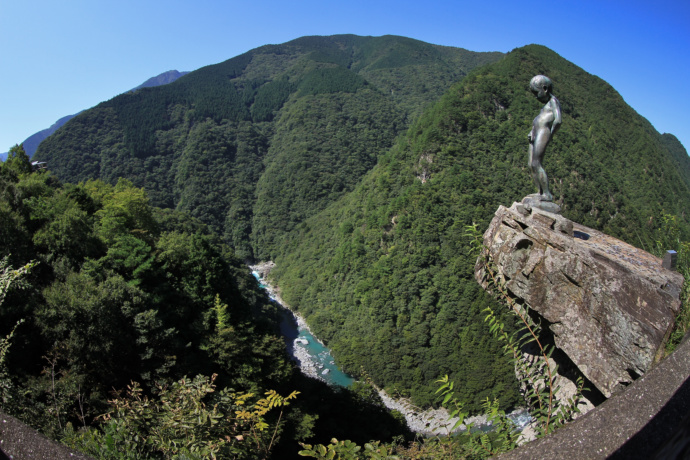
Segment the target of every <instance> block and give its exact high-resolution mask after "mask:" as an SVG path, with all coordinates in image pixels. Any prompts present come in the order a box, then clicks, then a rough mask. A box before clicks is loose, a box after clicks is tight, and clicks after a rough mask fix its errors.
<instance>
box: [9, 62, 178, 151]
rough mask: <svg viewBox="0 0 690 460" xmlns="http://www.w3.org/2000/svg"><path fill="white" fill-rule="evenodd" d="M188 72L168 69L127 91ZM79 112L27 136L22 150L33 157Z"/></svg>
mask: <svg viewBox="0 0 690 460" xmlns="http://www.w3.org/2000/svg"><path fill="white" fill-rule="evenodd" d="M188 73H189V72H180V71H179V70H168V71H167V72H163V73H162V74H160V75H156V76H155V77H151V78H149V79H148V80H146V81H145V82H144V83H142V84H141V85H139V86H137V87H136V88H133V89H131V90H129V91H128V92H132V91H136V90H138V89H141V88H151V87H153V86H162V85H167V84H168V83H172V82H174V81H175V80H177V79H178V78H180V77H181V76H183V75H186V74H188ZM81 112H83V110H82V111H81ZM81 112H78V113H75V114H74V115H67V116H64V117H62V118H60V119H59V120H58V121H56V122H55V123H53V125H52V126H51V127H50V128H46V129H43V130H41V131H39V132H37V133H34V134H32V135H31V136H29V137H27V138H26V139H25V140H24V142H22V144H23V145H24V151H25V152H26V154H27V155H29V158H31V157H33V155H34V153H35V152H36V149H38V145H39V144H40V143H41V142H43V140H45V139H46V138H47V137H48V136H50V135H51V134H53V133H54V132H55V131H57V130H58V128H60V127H61V126H62V125H64V124H65V123H67V122H68V121H70V120H71V119H72V118H74V117H76V116H77V115H79V114H80V113H81ZM6 158H7V152H5V153H0V161H5V159H6Z"/></svg>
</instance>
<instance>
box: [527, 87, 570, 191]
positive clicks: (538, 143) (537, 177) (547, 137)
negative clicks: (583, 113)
mask: <svg viewBox="0 0 690 460" xmlns="http://www.w3.org/2000/svg"><path fill="white" fill-rule="evenodd" d="M529 89H530V91H532V94H534V95H535V96H537V99H539V102H544V103H545V104H546V105H544V107H543V108H542V109H541V112H539V115H537V117H536V118H535V119H534V122H532V130H531V131H530V132H529V134H528V135H527V138H528V139H529V168H530V172H531V174H532V179H534V183H535V184H537V187H538V188H539V194H538V195H537V196H536V197H537V198H539V200H541V201H553V195H551V192H550V191H549V178H548V177H547V175H546V171H544V167H543V166H542V162H543V160H544V152H545V151H546V146H547V145H549V142H550V141H551V138H552V137H553V135H554V134H555V133H556V130H557V129H558V127H559V126H560V125H561V121H562V117H561V105H560V103H559V102H558V99H556V96H554V95H553V94H551V91H552V90H553V84H552V83H551V80H550V79H549V77H546V76H544V75H537V76H535V77H534V78H532V81H530V83H529Z"/></svg>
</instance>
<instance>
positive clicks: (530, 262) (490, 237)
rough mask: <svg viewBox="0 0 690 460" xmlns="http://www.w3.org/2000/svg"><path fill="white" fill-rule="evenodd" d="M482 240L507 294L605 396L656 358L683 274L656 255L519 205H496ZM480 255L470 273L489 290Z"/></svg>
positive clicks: (674, 311) (672, 315) (668, 328)
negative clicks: (535, 318) (538, 320)
mask: <svg viewBox="0 0 690 460" xmlns="http://www.w3.org/2000/svg"><path fill="white" fill-rule="evenodd" d="M484 245H485V246H486V248H487V251H488V255H489V256H490V259H491V260H492V261H493V263H494V264H495V269H496V270H497V272H498V275H499V277H500V278H501V279H502V280H503V281H504V282H505V285H506V288H507V289H508V291H509V293H510V294H511V295H512V296H514V297H515V298H516V299H520V301H523V302H524V303H526V304H527V305H528V306H529V308H530V309H531V310H532V311H533V312H536V313H537V314H538V315H540V316H541V319H542V324H543V325H544V326H545V327H547V328H548V329H549V330H550V331H551V333H553V337H554V342H555V346H556V347H557V348H559V349H561V350H562V351H563V352H565V354H567V355H568V357H569V358H570V360H571V361H572V362H573V363H574V364H575V365H576V366H577V367H578V368H579V370H580V371H581V372H582V374H583V375H584V376H585V377H587V378H588V379H589V380H590V382H591V383H592V384H593V385H594V386H596V388H597V389H598V390H599V391H601V393H602V394H603V395H604V396H606V397H610V396H611V395H612V394H614V393H616V392H618V391H620V390H621V389H623V388H624V387H625V386H627V385H628V384H629V383H631V382H632V381H633V380H635V379H636V378H637V377H639V376H641V375H643V374H644V373H645V372H646V371H647V370H648V369H649V368H650V367H651V366H652V364H653V363H654V362H655V360H656V359H658V358H659V356H660V352H662V351H663V345H664V341H665V339H666V338H667V337H668V334H669V333H670V331H671V328H672V327H673V323H674V319H675V316H676V315H677V313H678V310H679V308H680V299H679V295H680V290H681V286H682V284H683V277H682V276H681V275H680V274H679V273H677V272H674V271H671V270H667V269H665V268H662V260H661V259H659V258H658V257H655V256H653V255H652V254H649V253H647V252H645V251H643V250H641V249H637V248H635V247H633V246H631V245H629V244H627V243H624V242H623V241H620V240H618V239H616V238H613V237H611V236H608V235H605V234H603V233H601V232H599V231H597V230H594V229H591V228H588V227H584V226H582V225H579V224H577V223H575V222H572V221H570V220H568V219H566V218H564V217H563V216H561V215H558V214H554V213H550V212H546V211H544V210H541V209H538V208H536V207H533V208H531V209H528V207H525V206H524V205H523V204H521V203H514V204H513V206H511V207H510V208H506V207H504V206H500V207H499V209H498V211H496V214H495V217H494V219H493V220H492V222H491V224H490V226H489V228H488V229H487V231H486V233H484ZM482 260H483V258H480V259H479V261H478V262H477V266H476V267H475V276H476V278H477V280H478V281H479V282H480V284H482V286H483V287H485V288H486V287H487V282H486V280H485V272H484V266H483V262H482Z"/></svg>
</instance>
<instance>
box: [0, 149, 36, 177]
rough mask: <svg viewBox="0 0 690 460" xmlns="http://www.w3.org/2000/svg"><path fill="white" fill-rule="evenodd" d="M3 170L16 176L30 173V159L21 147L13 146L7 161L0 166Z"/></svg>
mask: <svg viewBox="0 0 690 460" xmlns="http://www.w3.org/2000/svg"><path fill="white" fill-rule="evenodd" d="M2 167H3V169H6V170H8V171H13V172H15V173H16V174H30V173H31V159H30V158H29V155H27V154H26V152H25V151H24V146H23V145H15V146H14V147H12V148H11V149H10V151H9V153H8V154H7V159H6V160H5V163H3V165H2Z"/></svg>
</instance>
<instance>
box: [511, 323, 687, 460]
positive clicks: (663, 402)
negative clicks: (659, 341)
mask: <svg viewBox="0 0 690 460" xmlns="http://www.w3.org/2000/svg"><path fill="white" fill-rule="evenodd" d="M689 377H690V340H689V338H688V336H686V337H685V339H684V340H683V343H681V345H680V346H679V347H678V348H677V349H676V351H675V352H674V353H672V354H671V355H670V356H669V357H667V358H666V359H665V360H663V361H662V362H661V363H659V364H658V365H657V366H656V367H654V368H652V369H651V370H649V371H648V372H647V373H646V374H645V375H644V376H643V377H641V378H639V379H638V380H636V381H635V382H633V383H632V384H630V385H629V386H628V388H627V389H626V390H625V391H623V392H622V393H619V394H618V395H616V396H614V397H612V398H611V399H608V400H606V401H605V402H604V403H603V404H601V405H600V406H598V407H597V408H596V409H594V410H592V411H591V412H589V413H588V414H586V415H584V416H583V417H581V418H579V419H577V420H575V421H574V422H572V423H570V424H568V425H566V426H565V427H563V428H561V429H560V430H558V431H556V432H555V433H554V434H552V435H550V436H547V437H545V438H541V439H537V440H536V441H533V442H530V443H528V444H525V445H524V446H521V447H519V448H517V449H515V450H513V451H511V452H508V453H506V454H503V455H500V456H499V457H498V458H499V459H501V460H511V459H544V460H546V459H548V460H553V459H567V460H578V459H587V460H589V459H600V458H611V459H655V458H656V459H674V458H690V417H689V414H690V378H689Z"/></svg>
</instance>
